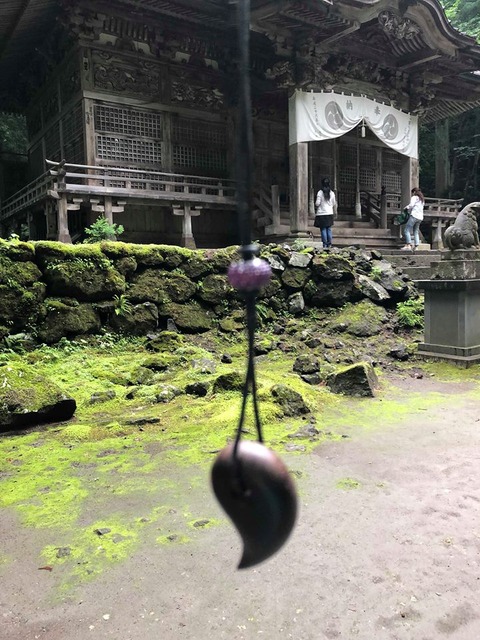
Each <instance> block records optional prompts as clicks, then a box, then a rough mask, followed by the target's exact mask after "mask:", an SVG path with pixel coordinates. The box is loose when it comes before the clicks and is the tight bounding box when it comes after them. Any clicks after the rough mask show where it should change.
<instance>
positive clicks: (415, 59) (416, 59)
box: [397, 49, 442, 71]
mask: <svg viewBox="0 0 480 640" xmlns="http://www.w3.org/2000/svg"><path fill="white" fill-rule="evenodd" d="M441 57H442V55H441V54H440V53H438V52H437V51H432V50H431V49H429V50H428V51H417V52H415V53H409V54H408V55H407V56H403V57H402V58H400V59H399V61H398V64H397V68H398V69H400V70H401V71H406V70H407V69H413V68H414V67H419V66H420V65H422V64H426V63H427V62H431V61H432V60H437V59H438V58H441Z"/></svg>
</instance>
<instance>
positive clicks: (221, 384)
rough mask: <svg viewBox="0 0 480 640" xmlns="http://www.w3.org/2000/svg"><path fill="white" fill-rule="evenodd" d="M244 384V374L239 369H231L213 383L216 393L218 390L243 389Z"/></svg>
mask: <svg viewBox="0 0 480 640" xmlns="http://www.w3.org/2000/svg"><path fill="white" fill-rule="evenodd" d="M243 385H244V379H243V375H242V374H241V373H240V372H239V371H230V372H229V373H223V374H222V375H220V376H218V378H217V379H216V380H215V382H214V383H213V391H214V393H216V392H218V391H241V390H242V389H243Z"/></svg>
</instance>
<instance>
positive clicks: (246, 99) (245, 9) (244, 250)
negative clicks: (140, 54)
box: [233, 0, 263, 491]
mask: <svg viewBox="0 0 480 640" xmlns="http://www.w3.org/2000/svg"><path fill="white" fill-rule="evenodd" d="M237 9H238V11H237V24H238V79H239V81H238V87H239V96H238V122H237V144H236V148H237V154H236V158H237V167H236V168H237V213H238V221H239V229H240V243H241V245H242V246H241V249H240V251H241V254H242V258H243V260H245V261H248V260H252V259H253V258H254V257H255V256H256V255H257V253H258V247H256V246H255V245H253V244H252V238H251V210H252V185H253V180H252V175H253V136H252V102H251V95H250V52H249V48H250V0H238V4H237ZM244 296H245V306H246V318H247V334H248V358H247V373H246V376H245V382H244V385H243V392H242V405H241V409H240V417H239V421H238V427H237V433H236V436H235V443H234V446H233V457H234V459H236V461H237V472H238V481H239V486H240V487H241V488H242V489H243V490H244V491H245V490H246V487H245V486H244V482H243V478H242V473H241V465H240V461H239V459H238V455H237V453H238V445H239V443H240V439H241V437H242V428H243V424H244V421H245V411H246V406H247V400H248V395H249V393H250V392H251V394H252V400H253V411H254V417H255V426H256V429H257V436H258V441H259V442H263V434H262V426H261V423H260V413H259V410H258V400H257V389H256V380H255V359H254V358H255V353H254V341H255V328H256V324H257V317H256V307H255V301H256V297H257V291H247V292H244Z"/></svg>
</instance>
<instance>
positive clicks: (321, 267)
mask: <svg viewBox="0 0 480 640" xmlns="http://www.w3.org/2000/svg"><path fill="white" fill-rule="evenodd" d="M311 270H312V277H313V279H314V281H316V282H323V281H325V280H350V281H353V280H354V277H355V276H354V265H353V263H352V262H351V261H350V260H349V259H348V258H347V257H345V256H343V255H339V254H335V253H333V254H332V253H327V252H323V253H319V254H317V255H316V256H314V258H313V260H312V264H311Z"/></svg>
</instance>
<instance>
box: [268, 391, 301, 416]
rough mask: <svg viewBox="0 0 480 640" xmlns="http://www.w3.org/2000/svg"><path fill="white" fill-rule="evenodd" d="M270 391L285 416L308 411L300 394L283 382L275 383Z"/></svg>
mask: <svg viewBox="0 0 480 640" xmlns="http://www.w3.org/2000/svg"><path fill="white" fill-rule="evenodd" d="M271 393H272V396H273V399H274V401H275V402H276V403H277V404H279V405H280V407H281V408H282V411H283V413H284V414H285V415H286V416H299V415H302V414H305V413H309V411H310V410H309V408H308V407H307V405H306V404H305V400H304V399H303V398H302V396H301V394H300V393H298V391H295V390H294V389H291V388H290V387H287V385H285V384H276V385H275V386H273V387H272V390H271Z"/></svg>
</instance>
